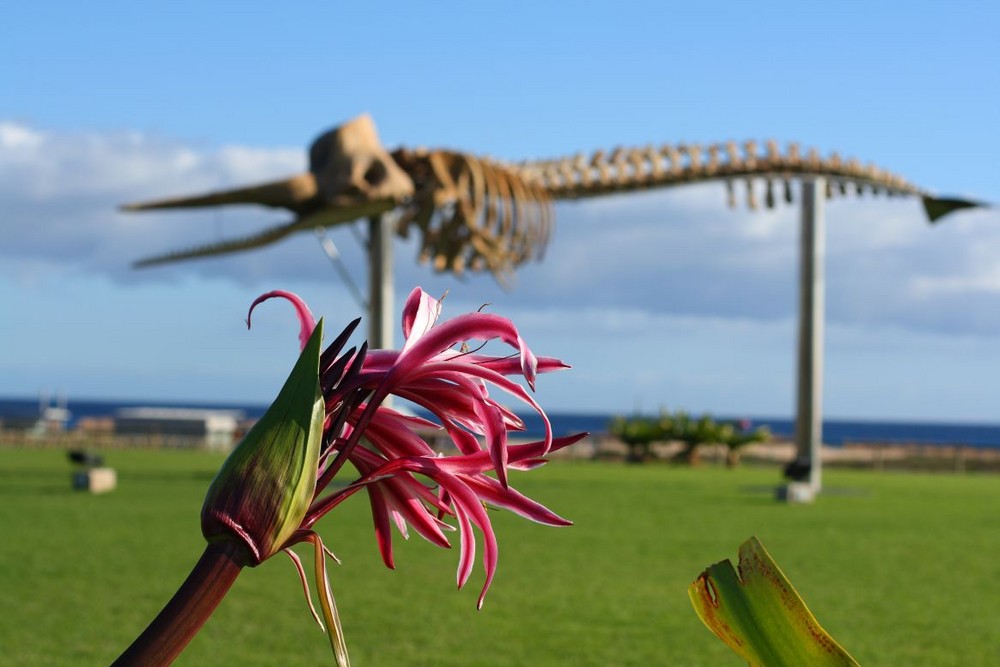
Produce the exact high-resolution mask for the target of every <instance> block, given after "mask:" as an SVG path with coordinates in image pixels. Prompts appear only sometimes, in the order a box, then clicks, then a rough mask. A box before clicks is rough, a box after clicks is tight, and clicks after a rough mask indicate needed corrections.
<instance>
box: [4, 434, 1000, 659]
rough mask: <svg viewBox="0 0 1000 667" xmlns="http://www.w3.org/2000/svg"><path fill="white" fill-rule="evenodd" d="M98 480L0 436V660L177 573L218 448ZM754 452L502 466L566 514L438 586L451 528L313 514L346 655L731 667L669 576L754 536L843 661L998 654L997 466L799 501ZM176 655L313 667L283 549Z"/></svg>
mask: <svg viewBox="0 0 1000 667" xmlns="http://www.w3.org/2000/svg"><path fill="white" fill-rule="evenodd" d="M106 457H107V459H108V462H109V464H111V465H113V466H115V467H116V468H117V469H118V472H119V488H118V490H117V491H115V492H113V493H111V494H107V495H103V496H89V495H86V494H81V493H74V492H72V491H71V490H70V488H69V474H70V470H69V465H68V463H67V462H66V460H65V457H64V454H63V453H62V452H60V451H57V450H41V451H29V450H23V449H6V450H0V496H2V502H0V527H2V529H3V536H2V537H0V663H2V664H9V665H19V666H23V667H28V666H31V665H38V666H43V665H44V666H45V667H52V666H56V665H102V664H108V663H110V662H111V661H112V660H113V659H114V658H115V657H116V656H117V654H118V652H119V651H120V650H121V649H123V648H124V647H125V646H127V645H128V643H129V642H130V641H131V640H132V639H133V638H134V636H135V635H136V634H137V633H138V632H139V631H140V630H141V629H142V628H143V627H144V626H145V624H146V623H148V622H149V621H150V620H151V619H152V617H153V616H154V615H155V614H156V612H157V611H158V610H159V608H160V607H161V606H162V604H163V603H164V602H166V600H167V599H168V598H169V597H170V595H171V594H172V593H173V591H174V589H175V588H176V587H177V586H178V585H179V584H180V582H181V581H182V580H183V579H184V577H185V576H186V574H187V572H188V570H189V568H190V567H191V565H192V564H193V563H194V562H195V560H196V559H197V557H198V556H199V555H200V553H201V550H202V547H203V542H202V539H201V535H200V532H199V525H198V515H199V509H200V506H201V501H202V498H203V495H204V492H205V489H206V487H207V485H208V483H209V481H210V479H211V477H212V475H213V473H214V470H215V469H216V467H217V466H218V464H219V462H220V461H221V459H220V457H218V456H214V455H209V454H203V453H195V452H165V451H145V452H125V451H112V452H108V453H107V454H106ZM778 481H779V475H778V472H777V471H776V470H775V469H742V470H735V471H730V470H724V469H720V468H714V467H706V468H702V469H693V470H692V469H684V468H675V467H670V466H666V465H647V466H626V465H624V464H618V463H592V462H574V463H569V462H557V463H553V464H551V465H549V466H548V467H546V468H544V469H542V470H538V471H534V472H531V473H528V474H519V475H515V476H513V483H514V484H515V486H517V487H518V488H519V489H520V490H522V491H524V492H526V493H528V494H529V495H531V496H533V497H536V498H538V499H540V500H542V501H543V502H545V503H546V504H548V505H549V506H550V507H552V508H553V509H554V510H556V511H557V512H559V513H561V514H563V515H564V516H567V517H569V518H571V519H573V520H574V521H575V522H576V525H575V526H573V527H571V528H560V529H554V528H545V527H541V526H537V525H534V524H531V523H528V522H526V521H524V520H521V519H518V518H516V517H512V516H509V515H506V514H505V513H502V512H495V513H494V517H495V519H494V522H495V526H496V529H497V533H498V536H499V540H500V549H501V553H500V566H499V570H498V573H497V577H496V581H495V582H494V584H493V588H492V589H491V591H490V593H489V595H488V597H487V599H486V605H485V607H484V608H483V610H482V611H479V612H477V611H476V609H475V602H476V596H477V593H478V586H479V585H480V583H481V581H482V571H481V566H478V565H477V571H476V574H475V575H474V577H473V580H472V581H470V584H469V587H468V588H467V589H465V590H463V591H459V592H456V590H455V585H454V581H455V567H456V562H457V553H456V552H457V544H456V547H455V548H454V549H452V550H450V551H448V550H442V549H438V548H436V547H433V546H431V545H429V544H427V543H425V542H423V541H422V540H421V539H420V538H419V537H414V538H413V539H412V540H411V541H410V542H409V543H403V541H402V540H399V541H398V542H399V544H398V547H397V556H396V564H397V570H396V571H389V570H387V569H385V567H384V566H383V565H382V564H381V561H380V559H379V557H378V554H377V550H376V547H375V541H374V537H373V535H372V530H371V518H370V516H369V509H368V503H367V501H366V500H365V499H364V498H363V497H362V496H358V497H356V498H355V499H353V500H352V501H351V502H350V503H348V504H346V505H345V506H343V507H341V508H338V510H336V512H335V513H334V514H331V515H330V516H328V517H327V519H325V520H324V522H322V523H321V524H320V528H321V529H322V532H323V535H324V538H325V539H326V541H327V544H328V545H329V546H330V547H331V548H332V549H333V550H334V551H335V552H336V553H337V554H338V555H339V556H340V557H341V559H342V560H343V561H344V564H343V565H342V566H340V567H335V568H334V569H333V570H332V572H331V580H332V583H333V587H334V593H335V595H336V596H337V600H338V604H339V606H340V609H341V614H342V615H343V619H344V626H345V632H346V634H347V640H348V645H349V647H350V649H351V655H352V659H353V663H354V664H355V665H358V666H360V667H364V666H365V665H402V666H408V665H434V666H437V665H454V666H459V665H461V666H463V667H465V666H474V665H475V666H478V665H505V666H506V665H739V664H742V663H741V661H740V660H739V659H738V658H736V657H735V655H734V654H732V653H730V652H729V650H728V649H727V648H726V647H725V646H724V645H723V644H722V643H721V642H719V641H718V640H716V639H715V638H714V637H713V636H712V635H711V634H710V633H709V632H708V630H706V629H705V628H704V627H703V626H702V625H701V624H700V622H699V621H698V619H697V617H696V616H695V614H694V612H693V611H692V609H691V606H690V604H689V602H688V599H687V593H686V589H687V585H688V583H689V582H690V581H691V580H692V579H694V578H695V577H696V576H697V575H698V573H699V572H700V571H701V570H702V569H703V568H704V567H705V566H706V565H708V564H709V563H711V562H713V561H716V560H721V559H723V558H728V557H734V556H735V554H736V549H737V547H738V545H739V544H740V542H742V541H743V540H744V539H746V538H747V537H749V536H750V535H754V534H756V535H758V536H759V537H760V538H761V540H762V541H763V542H764V544H765V545H766V546H767V548H768V549H769V550H770V552H771V554H772V555H773V556H774V557H775V559H776V560H777V561H778V562H779V563H780V564H781V565H782V567H783V568H784V570H785V572H786V574H788V575H789V577H790V578H791V580H792V581H793V582H794V583H795V584H796V586H797V587H798V589H799V592H800V593H801V594H802V595H803V597H804V598H805V599H806V601H807V603H808V604H809V605H810V607H811V608H812V610H813V611H814V613H815V614H816V616H817V617H818V618H819V620H820V622H821V623H822V624H823V625H824V626H826V628H827V629H828V630H829V631H830V632H831V634H833V636H834V637H836V638H837V639H838V640H839V641H840V642H841V643H842V644H843V645H844V646H845V647H847V648H848V650H850V651H851V652H852V653H853V654H854V656H855V657H856V658H857V659H858V660H859V661H860V662H861V663H862V664H865V665H991V664H1000V581H998V575H1000V558H998V554H1000V478H997V477H995V476H972V475H969V476H953V475H944V474H938V475H929V474H925V475H920V474H878V473H874V472H838V471H830V472H829V473H828V474H827V475H826V486H827V489H828V493H826V494H825V495H824V496H823V497H822V498H821V499H820V500H819V501H818V502H817V503H816V504H815V505H813V506H788V505H783V504H779V503H777V502H775V501H774V500H773V495H772V490H773V486H774V485H775V484H776V483H777V482H778ZM175 664H177V665H208V664H217V665H235V664H240V665H288V666H293V665H317V664H332V658H331V656H330V653H329V647H328V645H327V643H326V640H325V638H324V637H323V636H322V634H321V633H320V631H319V629H318V628H317V627H316V626H315V624H313V622H312V620H311V618H310V616H309V613H308V610H307V608H306V606H305V603H304V602H303V599H302V593H301V589H300V587H299V584H298V580H297V577H296V575H295V573H294V570H293V568H292V565H291V562H290V561H289V560H288V559H287V558H284V557H282V558H275V559H272V560H271V561H268V562H267V563H265V564H264V565H262V566H261V567H259V568H257V569H254V570H248V571H246V572H245V573H244V574H243V575H241V577H240V579H239V580H238V581H237V583H236V586H235V587H234V589H233V590H232V592H231V593H230V595H229V596H228V597H227V598H226V600H225V601H224V602H223V604H222V606H221V607H220V609H219V611H218V612H217V613H216V615H215V616H214V617H213V618H212V620H211V621H210V622H209V623H208V625H206V627H205V628H204V630H203V631H202V632H201V634H200V635H199V636H198V637H197V638H196V639H195V641H194V642H193V643H192V644H191V645H190V646H189V647H188V649H187V651H186V652H185V653H184V654H183V655H182V656H181V658H180V659H179V660H178V661H177V662H176V663H175Z"/></svg>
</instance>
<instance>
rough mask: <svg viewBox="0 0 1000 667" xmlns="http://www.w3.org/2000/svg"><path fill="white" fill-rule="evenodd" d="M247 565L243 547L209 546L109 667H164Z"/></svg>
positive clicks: (222, 543)
mask: <svg viewBox="0 0 1000 667" xmlns="http://www.w3.org/2000/svg"><path fill="white" fill-rule="evenodd" d="M248 564H249V557H248V554H247V552H246V549H245V547H243V545H241V544H238V543H236V542H233V541H229V540H223V541H219V542H213V543H210V544H209V545H208V546H207V547H205V552H204V553H203V554H202V555H201V558H200V559H199V560H198V563H197V564H196V565H195V566H194V569H192V570H191V574H189V575H188V578H187V579H186V580H185V581H184V583H183V584H181V587H180V588H179V589H178V590H177V592H176V593H174V597H172V598H171V599H170V602H168V603H167V606H165V607H164V608H163V610H162V611H160V613H159V614H158V615H157V617H156V618H155V619H153V622H152V623H150V624H149V626H148V627H147V628H146V629H145V630H143V632H142V634H141V635H139V637H138V638H136V640H135V641H134V642H132V645H131V646H129V647H128V648H127V649H125V652H124V653H122V654H121V655H120V656H119V657H118V659H117V660H116V661H115V662H114V664H113V665H112V667H133V666H136V667H138V666H140V665H141V666H142V667H161V666H163V667H165V666H166V665H169V664H170V663H172V662H173V661H174V659H175V658H176V657H177V656H178V655H180V653H181V651H183V650H184V647H185V646H187V645H188V642H190V641H191V640H192V639H193V638H194V636H195V635H196V634H197V633H198V631H199V630H200V629H201V626H203V625H204V624H205V621H207V620H208V617H209V616H211V615H212V612H214V611H215V608H216V607H218V606H219V603H220V602H222V598H224V597H225V596H226V593H227V592H228V591H229V589H230V587H231V586H232V585H233V582H234V581H236V577H237V576H239V574H240V571H242V569H243V568H244V567H245V566H246V565H248Z"/></svg>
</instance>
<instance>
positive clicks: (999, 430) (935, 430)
mask: <svg viewBox="0 0 1000 667" xmlns="http://www.w3.org/2000/svg"><path fill="white" fill-rule="evenodd" d="M38 406H39V401H38V399H36V398H0V421H5V420H11V419H25V418H31V417H34V416H37V415H38ZM142 406H148V407H172V408H180V407H185V408H207V409H220V410H238V411H240V412H242V413H243V415H244V416H245V417H246V418H248V419H254V418H257V417H260V415H262V414H263V413H264V411H265V410H266V409H267V406H266V405H249V404H240V403H202V402H190V403H176V402H155V401H106V400H103V401H95V400H86V399H81V400H76V399H70V400H69V401H68V402H67V404H66V407H67V408H68V409H69V411H70V413H71V418H70V421H69V424H68V425H69V427H70V428H72V427H73V426H74V425H75V424H76V423H77V422H78V421H79V420H80V419H82V418H86V417H110V416H113V415H114V414H115V411H116V410H118V409H119V408H126V407H142ZM519 414H520V415H521V417H523V418H524V421H525V427H526V430H525V433H524V435H526V436H528V437H540V436H541V435H542V433H543V430H542V420H541V419H540V418H539V417H538V415H537V414H534V413H532V412H530V411H528V410H520V411H519ZM713 416H714V417H715V418H716V419H749V420H750V422H751V426H752V427H753V428H757V427H759V426H766V427H768V428H769V429H770V430H771V432H772V433H774V434H775V436H777V437H779V438H791V437H792V435H793V434H794V432H795V422H794V420H792V419H789V418H780V417H752V416H750V417H748V416H745V415H736V416H733V415H713ZM611 417H612V415H611V414H580V413H569V412H552V413H549V419H550V421H551V422H552V430H553V432H554V433H555V435H557V436H558V435H567V434H571V433H579V432H581V431H587V432H589V433H602V432H605V431H607V426H608V422H609V421H610V420H611ZM823 442H824V443H826V444H827V445H830V446H834V447H838V446H842V445H844V444H846V443H852V442H862V443H883V444H891V443H899V444H922V445H941V446H948V445H965V446H968V447H980V448H991V449H1000V424H972V423H959V422H955V423H936V422H917V421H875V420H842V419H828V420H824V422H823Z"/></svg>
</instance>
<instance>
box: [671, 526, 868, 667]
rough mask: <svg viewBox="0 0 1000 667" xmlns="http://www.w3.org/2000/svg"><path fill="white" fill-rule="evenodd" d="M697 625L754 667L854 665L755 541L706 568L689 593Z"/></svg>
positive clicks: (840, 666)
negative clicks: (734, 559) (735, 555)
mask: <svg viewBox="0 0 1000 667" xmlns="http://www.w3.org/2000/svg"><path fill="white" fill-rule="evenodd" d="M688 594H689V595H690V597H691V603H692V604H693V605H694V609H695V612H697V614H698V617H699V618H701V620H702V622H703V623H704V624H705V625H706V626H708V629H709V630H711V631H712V632H714V633H715V634H716V636H718V637H719V639H721V640H722V641H724V642H725V643H726V644H727V645H728V646H729V647H730V648H731V649H733V650H734V651H736V653H738V654H739V655H740V657H742V658H743V659H744V660H746V661H747V663H749V664H750V665H751V666H753V667H758V666H759V667H784V666H788V667H793V666H794V667H800V666H802V665H809V666H810V667H843V666H845V665H855V666H856V665H857V664H858V663H857V662H856V661H855V660H854V658H852V657H851V656H850V654H848V653H847V651H845V650H844V649H843V648H842V647H841V646H840V644H838V643H837V642H836V641H835V640H834V639H833V637H831V636H830V635H829V634H827V632H826V631H825V630H824V629H823V628H822V627H821V626H820V624H819V623H818V622H817V621H816V618H815V617H814V616H813V615H812V613H811V612H810V611H809V609H808V607H806V604H805V602H803V601H802V598H801V597H799V594H798V593H797V592H796V591H795V588H794V587H792V584H791V582H790V581H788V578H787V577H785V575H784V574H783V573H782V571H781V568H779V567H778V564H777V563H775V562H774V560H773V559H772V558H771V556H770V554H768V553H767V551H766V550H765V549H764V546H763V545H762V544H761V543H760V541H759V540H758V539H757V538H756V537H751V538H750V539H749V540H747V541H746V542H744V543H743V544H742V545H741V546H740V562H739V571H738V572H737V570H736V569H734V568H733V564H732V563H731V562H730V561H729V560H724V561H722V562H720V563H716V564H715V565H712V566H710V567H709V568H708V569H707V570H705V571H704V572H702V573H701V576H699V577H698V578H697V579H695V581H694V582H693V583H692V584H691V586H690V587H689V588H688Z"/></svg>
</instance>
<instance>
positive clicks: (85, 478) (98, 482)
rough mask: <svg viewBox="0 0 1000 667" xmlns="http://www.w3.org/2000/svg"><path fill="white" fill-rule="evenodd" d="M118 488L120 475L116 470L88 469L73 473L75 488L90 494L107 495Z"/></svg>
mask: <svg viewBox="0 0 1000 667" xmlns="http://www.w3.org/2000/svg"><path fill="white" fill-rule="evenodd" d="M116 486H118V473H117V472H116V471H115V469H114V468H88V469H87V470H78V471H76V472H74V473H73V488H74V489H75V490H77V491H89V492H90V493H106V492H108V491H113V490H114V488H115V487H116Z"/></svg>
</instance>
